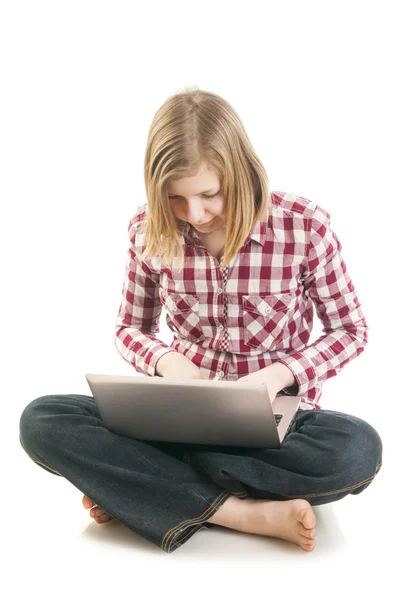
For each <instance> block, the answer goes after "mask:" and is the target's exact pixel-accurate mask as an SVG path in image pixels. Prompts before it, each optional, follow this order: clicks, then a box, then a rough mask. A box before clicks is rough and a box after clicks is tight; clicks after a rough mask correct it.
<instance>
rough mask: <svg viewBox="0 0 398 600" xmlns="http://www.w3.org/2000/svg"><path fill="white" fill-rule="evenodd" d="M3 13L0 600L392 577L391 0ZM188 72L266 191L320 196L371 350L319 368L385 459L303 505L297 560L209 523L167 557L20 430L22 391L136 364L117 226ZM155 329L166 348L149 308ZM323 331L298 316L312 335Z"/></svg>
mask: <svg viewBox="0 0 398 600" xmlns="http://www.w3.org/2000/svg"><path fill="white" fill-rule="evenodd" d="M0 7H1V8H0V55H1V56H0V82H1V83H0V85H1V94H0V103H1V107H0V108H1V111H0V127H1V132H0V153H1V156H0V158H1V160H0V170H1V171H0V195H1V216H2V218H1V257H2V262H1V264H2V282H3V286H2V289H3V292H2V294H1V299H2V310H1V319H2V322H1V332H2V340H1V341H2V346H1V352H2V365H3V369H2V375H3V377H2V384H3V385H2V389H3V394H2V396H3V401H2V425H3V426H2V436H1V439H2V446H3V448H2V463H3V467H2V472H3V482H2V483H3V492H2V494H1V499H2V503H3V510H2V513H3V515H2V516H3V540H2V541H3V549H5V550H6V556H7V559H8V561H7V562H8V566H7V570H6V579H7V578H8V577H9V579H10V582H11V583H12V587H11V592H10V593H9V594H8V596H7V598H15V597H17V595H18V596H19V595H21V596H23V595H24V594H25V593H27V592H29V593H30V596H31V597H32V596H33V597H34V598H35V597H38V598H39V597H40V598H41V599H43V600H44V599H45V598H46V599H47V598H53V597H58V598H64V597H65V598H70V597H72V596H73V595H74V596H75V597H79V598H80V597H83V596H86V594H87V595H88V594H90V595H92V596H91V597H95V598H105V597H109V594H111V593H115V592H116V593H118V591H119V590H120V593H122V592H123V593H124V592H125V591H126V590H127V591H128V592H130V593H133V594H135V593H142V595H143V594H145V596H147V595H149V596H150V597H151V596H152V595H153V596H154V595H155V594H157V595H161V596H162V597H170V598H171V597H173V598H175V597H176V596H177V597H185V596H186V595H189V596H194V597H199V596H200V597H202V596H203V595H204V594H206V596H207V597H209V596H210V595H213V591H214V592H215V594H214V595H215V596H220V595H221V593H222V594H223V596H228V597H229V598H231V597H233V598H235V597H236V598H238V597H239V598H242V597H243V595H244V594H245V597H246V594H249V593H252V592H257V593H260V594H264V595H265V594H266V593H267V591H269V590H271V589H272V588H273V587H274V586H278V589H279V594H280V593H281V594H282V597H284V596H285V595H286V596H287V594H289V597H290V596H291V595H292V594H294V595H295V596H297V595H298V596H300V593H301V594H303V597H304V596H305V597H307V596H308V595H313V594H314V593H317V594H322V596H323V597H329V596H328V594H330V597H333V598H335V597H336V595H337V594H341V593H344V591H345V592H348V591H349V590H355V591H356V592H357V593H360V594H361V593H362V591H369V592H371V591H372V589H373V587H374V588H375V589H377V588H378V586H379V585H380V583H381V582H383V583H386V579H388V578H389V577H390V575H389V573H390V571H389V567H390V561H391V556H392V553H393V552H394V550H395V548H394V542H395V539H394V538H395V536H396V533H397V528H396V519H395V511H396V506H395V504H394V502H395V498H396V491H397V490H396V467H395V465H394V462H393V457H394V456H395V457H396V456H397V452H396V448H395V447H394V434H395V422H396V418H397V409H396V405H397V400H398V398H397V385H396V373H397V364H398V363H397V360H396V344H395V340H396V335H397V325H396V323H397V318H396V306H397V274H396V273H397V267H396V258H397V250H396V248H397V246H396V240H397V235H398V234H397V183H396V176H397V175H396V174H397V168H396V165H397V151H396V147H397V146H396V141H397V118H396V112H397V111H396V106H397V100H398V98H397V92H396V57H397V50H398V48H397V46H398V44H397V41H396V40H397V38H396V19H395V18H394V16H393V15H394V9H395V8H396V3H395V2H387V1H378V2H367V1H362V2H359V1H358V2H355V1H350V0H345V1H341V2H336V1H334V2H322V1H318V2H316V1H312V2H309V1H302V0H301V1H300V2H294V1H291V2H287V1H283V0H282V1H280V0H279V1H277V2H276V1H275V2H265V1H263V2H253V1H252V0H246V1H245V2H243V3H242V2H231V1H229V2H224V1H223V2H204V1H202V2H189V1H186V2H177V1H174V0H169V1H168V2H165V3H160V2H149V3H147V4H145V6H144V3H135V2H118V1H115V0H113V1H112V2H110V1H108V2H105V1H98V0H97V1H96V2H89V1H84V0H79V1H73V0H69V1H68V2H61V1H56V0H52V1H48V2H43V1H36V2H21V1H18V0H13V1H11V0H9V1H3V2H1V3H0ZM186 85H197V86H198V87H199V88H201V89H206V90H209V91H212V92H215V93H217V94H219V95H221V96H223V97H224V98H225V99H226V100H228V101H229V102H230V103H231V104H232V106H233V107H234V108H235V110H236V111H237V112H238V114H239V115H240V117H241V119H242V121H243V123H244V125H245V128H246V130H247V132H248V135H249V138H250V139H251V142H252V144H253V146H254V148H255V149H256V151H257V153H258V155H259V157H260V160H261V161H262V163H263V164H264V166H265V168H266V170H267V173H268V176H269V180H270V186H271V189H272V190H279V191H288V192H293V193H295V194H298V195H301V196H304V197H306V198H308V199H311V200H313V201H314V202H316V203H318V204H320V205H321V206H323V207H324V208H325V209H326V210H328V212H329V213H330V214H331V216H332V227H333V229H334V230H335V231H336V233H337V235H338V237H339V239H340V241H341V243H342V246H343V251H342V253H343V257H344V260H345V262H346V265H347V269H348V272H349V274H350V276H351V278H352V280H353V282H354V285H355V286H356V289H357V293H358V298H359V300H360V302H361V304H362V309H363V311H364V314H365V316H366V319H367V321H368V325H369V345H368V347H367V348H366V350H365V352H364V353H363V354H362V355H361V356H360V357H359V358H358V359H357V360H353V361H352V362H351V363H350V364H348V365H347V366H346V367H344V369H343V371H342V372H341V373H340V374H339V375H338V376H337V377H335V378H333V379H331V380H329V381H328V382H326V384H325V385H324V391H323V397H322V400H321V404H322V407H323V408H326V409H334V410H338V411H343V412H347V413H350V414H354V415H357V416H359V417H361V418H362V419H365V420H367V421H368V422H370V423H371V424H372V425H373V426H374V427H375V428H376V430H377V431H378V432H379V434H380V436H381V437H382V440H383V445H384V446H383V447H384V454H383V466H382V468H381V471H380V473H379V474H378V475H377V476H376V478H375V480H374V481H373V483H372V484H371V486H369V488H367V489H366V490H365V491H364V492H363V493H362V494H360V495H358V496H350V495H348V496H346V497H345V498H344V499H343V500H340V501H338V502H336V503H331V504H328V505H323V506H321V507H316V508H315V511H316V515H317V532H318V536H317V546H316V548H315V550H314V551H313V552H311V553H307V552H304V551H302V550H301V549H300V548H299V547H297V546H294V545H293V544H289V543H287V542H286V543H285V542H282V541H279V540H276V539H272V538H265V537H262V536H254V535H250V534H244V533H238V532H236V531H234V530H231V529H225V528H216V529H213V530H208V531H204V530H201V531H199V532H198V533H197V534H196V535H194V536H193V537H192V538H191V539H190V540H189V541H188V542H187V543H186V544H185V545H183V546H182V547H181V548H180V549H178V550H177V551H176V552H175V553H173V554H172V555H167V554H166V553H164V552H163V551H161V550H160V549H159V548H156V547H154V546H153V545H152V544H150V543H149V542H147V541H145V540H143V539H142V538H139V537H138V536H137V535H136V534H134V533H133V532H131V531H129V530H128V529H126V528H124V526H122V525H120V524H116V523H113V525H111V524H108V525H102V526H101V525H98V524H97V523H95V522H94V521H93V520H92V519H91V517H90V516H89V514H88V511H85V509H84V508H83V507H82V505H81V497H82V493H81V492H80V491H79V490H77V489H76V488H74V487H73V486H72V485H71V484H70V483H69V482H68V481H66V480H65V479H61V478H58V477H56V476H54V475H52V474H50V473H48V472H46V471H44V470H42V469H40V467H38V466H37V465H36V464H35V463H33V462H32V461H31V460H30V459H29V457H28V456H27V455H26V454H25V453H24V451H23V450H22V448H21V447H20V445H19V439H18V433H19V417H20V414H21V412H22V410H23V409H24V407H25V406H26V405H27V404H28V403H29V402H30V401H31V400H33V399H34V398H36V397H38V396H43V395H46V394H53V393H56V394H63V393H65V394H67V393H76V394H90V389H89V387H88V385H87V383H86V379H85V374H86V373H112V374H129V375H130V374H133V370H132V368H130V367H129V365H128V364H127V363H125V361H124V360H123V359H122V358H121V356H120V355H119V354H118V352H117V350H116V347H115V345H114V326H115V321H116V316H117V312H118V308H119V304H120V301H121V292H122V284H123V279H124V270H125V262H126V259H127V250H128V236H127V228H128V223H129V220H130V218H131V217H132V216H133V214H134V213H135V211H136V208H137V207H138V205H140V204H143V203H145V202H146V196H145V188H144V176H143V161H144V152H145V146H146V140H147V135H148V130H149V126H150V123H151V121H152V119H153V116H154V114H155V112H156V110H157V109H158V108H159V107H160V105H161V104H162V103H163V102H164V101H165V100H166V98H167V97H169V96H170V95H172V94H173V93H175V92H177V91H178V90H179V89H181V88H182V87H184V86H186ZM161 323H162V329H161V335H160V336H159V337H161V339H163V341H165V342H166V343H170V342H171V339H172V336H171V332H169V331H168V330H167V329H165V318H164V316H163V315H162V319H161ZM321 331H322V330H321V326H320V324H319V323H316V324H315V327H314V331H313V335H312V338H311V342H312V341H314V340H315V339H316V337H317V336H318V335H319V334H320V333H321ZM4 526H5V527H4ZM391 543H392V545H391ZM181 563H182V564H181ZM343 573H345V574H346V575H347V579H346V580H345V582H344V583H342V581H341V579H340V577H341V575H342V574H343ZM292 575H293V576H292ZM3 579H4V578H3ZM279 586H282V587H279ZM285 586H287V587H285Z"/></svg>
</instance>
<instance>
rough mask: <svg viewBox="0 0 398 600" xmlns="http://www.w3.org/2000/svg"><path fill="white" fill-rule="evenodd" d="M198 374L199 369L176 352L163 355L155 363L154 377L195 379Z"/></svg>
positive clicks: (199, 372)
mask: <svg viewBox="0 0 398 600" xmlns="http://www.w3.org/2000/svg"><path fill="white" fill-rule="evenodd" d="M200 374H201V371H200V369H199V367H197V366H196V365H195V364H194V363H193V362H192V361H191V360H189V358H187V357H186V356H185V355H184V354H181V353H180V352H177V350H175V351H173V352H167V353H166V354H163V356H161V357H160V358H159V360H158V362H157V363H156V370H155V375H157V376H159V377H183V378H191V377H192V378H196V377H198V376H199V375H200Z"/></svg>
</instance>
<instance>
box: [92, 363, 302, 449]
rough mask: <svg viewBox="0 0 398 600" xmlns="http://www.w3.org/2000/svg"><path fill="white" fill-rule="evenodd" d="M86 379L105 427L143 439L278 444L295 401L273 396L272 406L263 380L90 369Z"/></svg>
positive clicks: (266, 446)
mask: <svg viewBox="0 0 398 600" xmlns="http://www.w3.org/2000/svg"><path fill="white" fill-rule="evenodd" d="M86 379H87V382H88V385H89V387H90V389H91V392H92V394H93V397H94V399H95V401H96V404H97V406H98V410H99V412H100V415H101V418H102V420H103V421H104V423H105V425H106V427H107V428H108V429H109V430H111V431H114V432H115V433H118V434H121V435H126V436H128V437H132V438H135V439H140V440H148V441H151V440H153V441H166V442H185V443H192V444H210V445H225V446H245V447H253V448H260V447H261V448H279V447H280V445H281V443H282V441H283V438H284V437H285V435H286V432H287V431H288V428H289V426H290V423H291V421H292V419H293V417H294V414H295V413H296V411H297V408H298V406H299V403H300V398H299V397H297V396H277V397H276V399H275V400H274V403H273V405H272V404H271V402H270V399H269V395H268V390H267V386H266V384H265V383H252V382H242V383H237V382H236V381H222V380H211V379H186V378H176V377H148V376H140V375H133V376H129V375H106V374H91V373H89V374H87V375H86ZM274 412H275V414H274ZM278 415H281V417H279V416H278ZM276 421H279V423H278V425H277V423H276Z"/></svg>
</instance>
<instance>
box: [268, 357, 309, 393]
mask: <svg viewBox="0 0 398 600" xmlns="http://www.w3.org/2000/svg"><path fill="white" fill-rule="evenodd" d="M277 362H281V363H283V364H284V365H285V366H286V367H288V369H290V370H291V372H292V373H293V375H294V379H295V381H296V383H295V384H294V385H292V386H289V387H286V388H283V390H282V392H284V393H285V394H286V395H288V396H307V395H308V390H310V389H311V388H312V387H314V386H315V385H316V383H317V381H318V377H317V373H316V370H315V367H314V365H313V363H312V362H311V360H310V359H308V358H307V357H306V356H305V354H303V353H302V352H295V353H294V354H291V355H290V356H287V357H286V358H282V359H278V361H277Z"/></svg>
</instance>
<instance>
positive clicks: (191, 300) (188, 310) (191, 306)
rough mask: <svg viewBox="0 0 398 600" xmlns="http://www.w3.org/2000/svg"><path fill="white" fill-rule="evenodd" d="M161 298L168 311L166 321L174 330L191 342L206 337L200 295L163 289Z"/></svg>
mask: <svg viewBox="0 0 398 600" xmlns="http://www.w3.org/2000/svg"><path fill="white" fill-rule="evenodd" d="M160 299H161V302H162V304H163V305H164V307H165V309H166V312H167V317H168V318H167V319H166V321H167V323H168V325H169V327H170V329H171V330H172V331H173V332H175V333H176V334H177V335H178V336H179V337H181V338H184V339H186V340H189V341H191V342H199V341H201V340H203V339H204V337H205V336H204V333H203V330H202V327H201V324H200V316H199V296H197V295H196V294H181V293H176V292H166V291H164V290H162V291H161V293H160Z"/></svg>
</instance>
